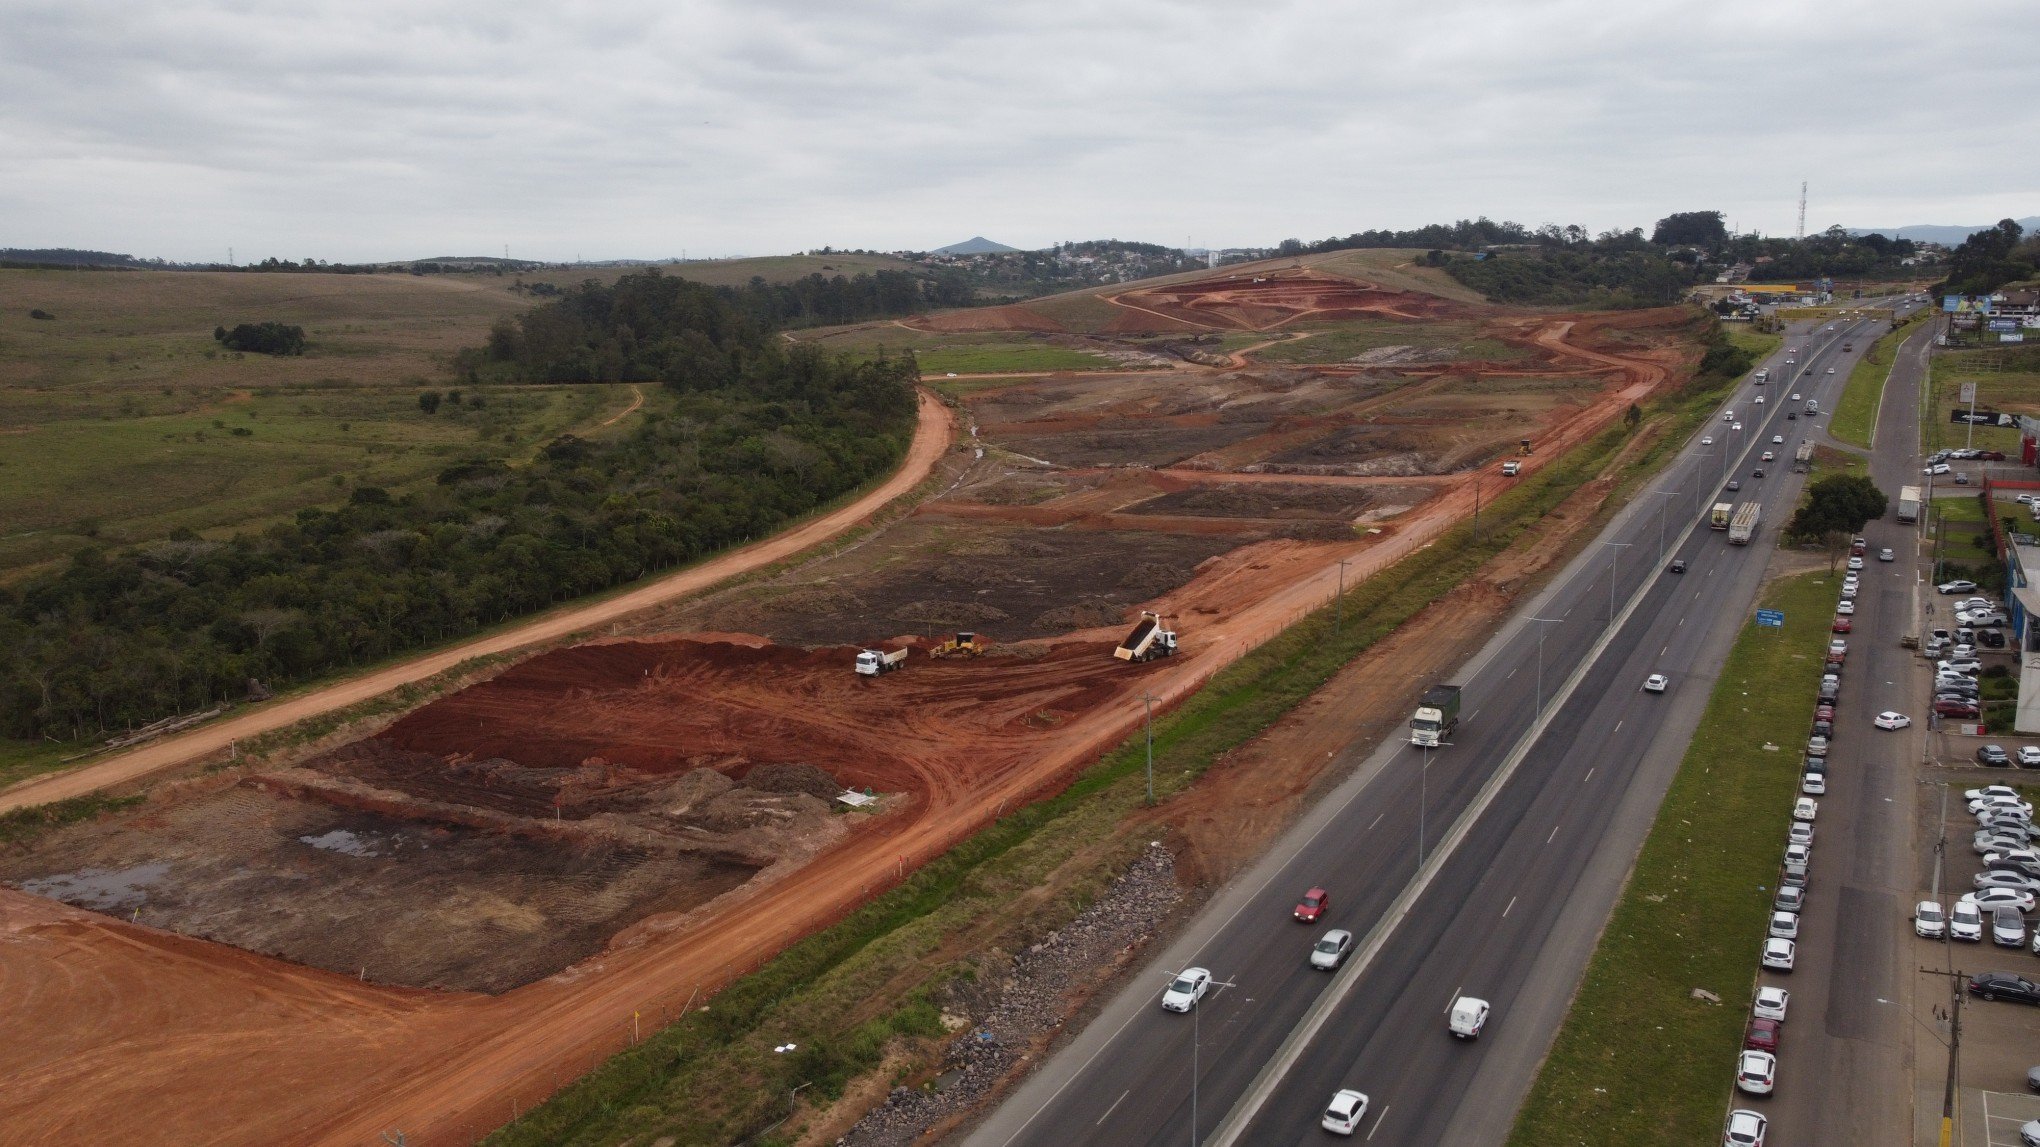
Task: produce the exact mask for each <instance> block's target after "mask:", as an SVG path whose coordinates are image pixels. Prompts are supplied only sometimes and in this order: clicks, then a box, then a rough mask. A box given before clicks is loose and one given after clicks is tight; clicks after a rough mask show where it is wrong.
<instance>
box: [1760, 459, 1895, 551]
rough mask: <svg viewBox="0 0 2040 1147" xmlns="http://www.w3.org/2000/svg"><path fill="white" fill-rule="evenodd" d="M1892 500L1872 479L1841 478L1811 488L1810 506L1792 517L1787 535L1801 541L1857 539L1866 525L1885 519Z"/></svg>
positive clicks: (1808, 494) (1808, 500) (1808, 492)
mask: <svg viewBox="0 0 2040 1147" xmlns="http://www.w3.org/2000/svg"><path fill="white" fill-rule="evenodd" d="M1890 504H1891V499H1890V498H1888V497H1886V496H1885V493H1884V491H1882V490H1880V489H1878V488H1877V484H1876V483H1874V482H1872V481H1871V480H1870V479H1868V478H1862V477H1856V476H1853V475H1837V476H1836V477H1833V478H1822V479H1821V480H1820V481H1818V482H1815V483H1814V484H1813V485H1812V486H1810V487H1808V488H1807V498H1806V504H1805V505H1803V506H1801V507H1800V508H1799V512H1798V513H1795V514H1793V515H1792V521H1791V522H1789V523H1787V524H1786V526H1785V532H1786V533H1787V534H1790V535H1791V536H1792V537H1795V538H1799V539H1801V540H1811V539H1817V538H1819V537H1821V536H1822V535H1823V534H1827V533H1846V534H1850V535H1854V534H1855V533H1856V532H1857V531H1858V530H1861V529H1862V528H1863V523H1865V522H1868V521H1869V520H1871V519H1872V518H1881V517H1883V516H1884V510H1885V508H1886V507H1887V506H1889V505H1890Z"/></svg>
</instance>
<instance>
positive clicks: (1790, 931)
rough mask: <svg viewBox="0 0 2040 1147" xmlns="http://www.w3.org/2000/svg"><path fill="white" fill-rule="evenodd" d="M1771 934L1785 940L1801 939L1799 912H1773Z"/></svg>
mask: <svg viewBox="0 0 2040 1147" xmlns="http://www.w3.org/2000/svg"><path fill="white" fill-rule="evenodd" d="M1771 935H1773V936H1776V937H1778V938H1780V939H1783V940H1797V939H1799V913H1797V912H1773V913H1771Z"/></svg>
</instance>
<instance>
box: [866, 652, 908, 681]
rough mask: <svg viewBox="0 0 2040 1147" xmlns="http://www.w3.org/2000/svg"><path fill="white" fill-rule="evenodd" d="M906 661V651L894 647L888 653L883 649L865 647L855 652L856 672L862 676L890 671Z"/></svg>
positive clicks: (874, 675)
mask: <svg viewBox="0 0 2040 1147" xmlns="http://www.w3.org/2000/svg"><path fill="white" fill-rule="evenodd" d="M906 663H907V651H906V650H904V649H895V650H893V651H892V652H890V653H888V652H886V651H885V650H883V649H865V650H861V651H859V652H858V654H857V672H858V674H859V675H861V676H864V677H876V676H878V675H879V674H881V673H891V672H892V671H893V670H895V669H898V668H899V667H900V666H902V665H905V664H906Z"/></svg>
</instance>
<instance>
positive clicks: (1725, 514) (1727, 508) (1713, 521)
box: [1707, 502, 1735, 530]
mask: <svg viewBox="0 0 2040 1147" xmlns="http://www.w3.org/2000/svg"><path fill="white" fill-rule="evenodd" d="M1734 514H1735V507H1734V506H1732V505H1730V504H1729V503H1727V502H1716V503H1714V509H1712V510H1709V511H1708V512H1707V528H1708V529H1710V530H1725V529H1727V528H1728V521H1729V519H1730V518H1731V517H1733V516H1734Z"/></svg>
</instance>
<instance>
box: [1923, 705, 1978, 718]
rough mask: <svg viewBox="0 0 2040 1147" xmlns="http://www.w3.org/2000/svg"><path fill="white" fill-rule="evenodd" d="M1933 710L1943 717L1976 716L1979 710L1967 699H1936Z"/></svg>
mask: <svg viewBox="0 0 2040 1147" xmlns="http://www.w3.org/2000/svg"><path fill="white" fill-rule="evenodd" d="M1934 712H1936V713H1939V714H1940V715H1941V716H1943V717H1976V716H1980V715H1981V711H1980V710H1978V709H1977V707H1976V706H1974V705H1971V704H1970V703H1969V702H1967V701H1936V702H1934Z"/></svg>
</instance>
